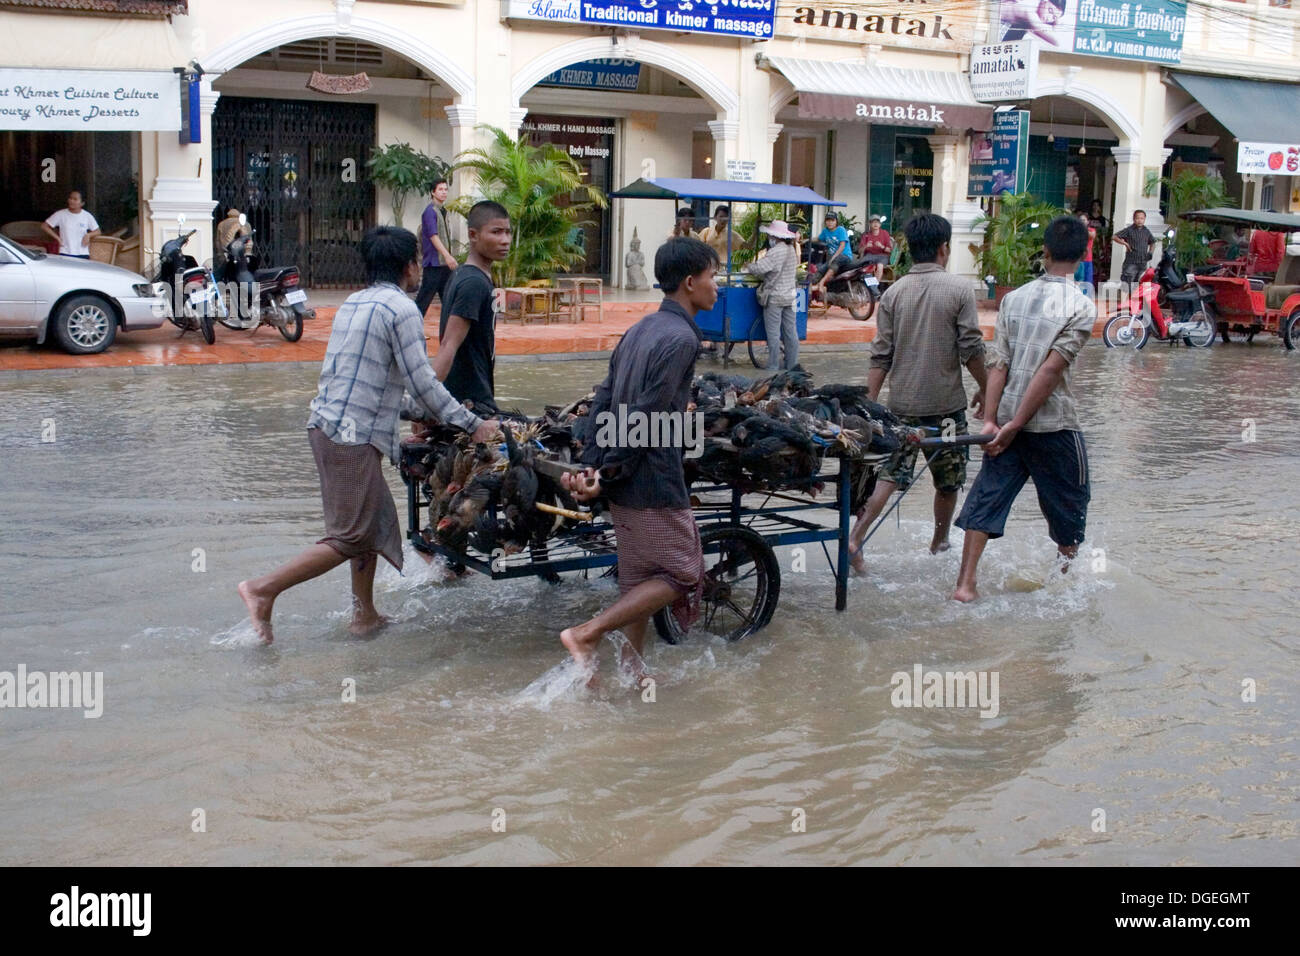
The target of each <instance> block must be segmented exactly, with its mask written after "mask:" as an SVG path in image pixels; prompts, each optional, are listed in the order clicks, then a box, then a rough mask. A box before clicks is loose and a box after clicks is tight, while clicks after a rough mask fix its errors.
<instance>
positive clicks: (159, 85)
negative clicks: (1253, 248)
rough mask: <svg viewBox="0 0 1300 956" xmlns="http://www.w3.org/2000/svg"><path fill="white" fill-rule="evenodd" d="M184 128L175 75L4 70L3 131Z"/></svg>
mask: <svg viewBox="0 0 1300 956" xmlns="http://www.w3.org/2000/svg"><path fill="white" fill-rule="evenodd" d="M180 128H181V114H180V110H179V108H178V107H177V102H176V74H175V73H162V72H147V73H146V72H121V73H116V72H98V71H94V70H6V69H0V129H21V130H38V129H44V130H83V131H86V132H92V133H93V132H99V131H106V130H130V131H140V130H162V129H171V130H177V129H180Z"/></svg>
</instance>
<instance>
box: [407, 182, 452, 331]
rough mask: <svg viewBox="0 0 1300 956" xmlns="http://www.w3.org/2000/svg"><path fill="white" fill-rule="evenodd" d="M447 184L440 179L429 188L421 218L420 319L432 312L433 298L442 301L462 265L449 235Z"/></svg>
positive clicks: (418, 305) (416, 296) (418, 299)
mask: <svg viewBox="0 0 1300 956" xmlns="http://www.w3.org/2000/svg"><path fill="white" fill-rule="evenodd" d="M446 202H447V180H446V179H445V178H443V177H439V178H438V179H435V180H434V181H433V185H431V186H430V187H429V205H427V206H425V207H424V214H423V215H422V216H421V217H420V266H421V269H422V270H423V271H422V273H421V276H420V291H419V292H417V293H416V294H415V307H416V308H417V309H419V310H420V318H424V314H425V313H426V312H428V311H429V306H430V305H432V304H433V297H434V296H435V295H436V296H438V299H439V301H440V302H441V301H443V299H442V290H443V289H444V288H446V286H447V280H448V279H449V278H450V277H451V274H452V273H453V272H455V271H456V267H457V265H458V263H457V262H456V257H455V256H453V255H452V254H451V233H450V232H448V231H447V210H446V209H445V208H444V207H445V204H446Z"/></svg>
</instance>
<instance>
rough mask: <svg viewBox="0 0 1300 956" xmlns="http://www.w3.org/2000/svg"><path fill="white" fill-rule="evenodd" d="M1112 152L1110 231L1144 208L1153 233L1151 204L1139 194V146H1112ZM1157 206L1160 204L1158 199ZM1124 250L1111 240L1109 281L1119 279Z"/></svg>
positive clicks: (1118, 227)
mask: <svg viewBox="0 0 1300 956" xmlns="http://www.w3.org/2000/svg"><path fill="white" fill-rule="evenodd" d="M1110 151H1111V154H1112V155H1113V156H1114V157H1115V221H1114V222H1113V223H1112V224H1111V225H1112V226H1113V227H1114V228H1113V232H1119V231H1120V230H1121V229H1123V228H1124V227H1125V226H1127V225H1128V224H1129V223H1131V222H1132V221H1133V212H1134V210H1137V209H1145V210H1146V211H1147V216H1148V226H1147V227H1148V228H1150V229H1151V231H1152V232H1155V229H1154V228H1152V227H1151V225H1150V216H1151V213H1152V211H1153V210H1151V209H1150V208H1148V207H1149V206H1150V205H1152V204H1151V203H1150V202H1148V200H1147V199H1145V198H1144V197H1143V196H1142V149H1141V147H1140V146H1112V147H1111V148H1110ZM1155 205H1156V206H1158V205H1159V202H1158V201H1157V202H1156V203H1155ZM1155 212H1156V218H1157V219H1159V218H1160V216H1159V210H1158V209H1156V210H1155ZM1126 251H1127V250H1126V249H1125V248H1124V247H1123V246H1121V245H1120V244H1119V243H1117V242H1114V243H1111V250H1110V276H1109V278H1110V279H1111V280H1112V281H1115V282H1118V281H1119V278H1120V275H1121V272H1122V270H1123V267H1124V253H1125V252H1126Z"/></svg>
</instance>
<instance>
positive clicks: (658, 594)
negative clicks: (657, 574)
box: [560, 578, 680, 664]
mask: <svg viewBox="0 0 1300 956" xmlns="http://www.w3.org/2000/svg"><path fill="white" fill-rule="evenodd" d="M679 596H680V592H678V590H677V588H675V587H673V586H672V585H671V584H669V583H668V582H667V581H664V580H662V579H661V578H652V579H651V580H649V581H642V582H641V583H640V584H638V585H637V586H636V587H634V588H633V589H632V590H630V591H628V592H627V593H626V594H624V595H622V596H621V597H620V598H619V599H618V600H617V601H615V602H614V603H613V604H611V605H610V606H609V607H608V608H606V609H605V610H603V611H601V612H600V613H599V614H597V615H596V616H595V617H593V618H592V619H591V620H590V621H587V622H586V623H585V624H579V625H577V626H575V627H568V628H565V629H564V630H563V631H561V632H560V643H562V644H563V645H564V646H565V647H566V648H568V651H569V653H570V654H572V655H573V659H574V660H575V661H577V662H578V663H579V664H586V663H587V662H588V660H589V659H590V658H591V655H592V654H593V653H594V652H595V650H596V645H597V644H599V643H600V639H601V638H602V637H604V636H605V634H606V633H607V632H608V631H619V630H621V631H623V633H625V634H627V633H628V628H630V627H634V626H635V624H636V623H637V622H638V621H640V622H641V632H640V634H639V635H636V641H637V643H636V644H634V647H635V648H636V651H637V653H638V654H639V653H640V652H641V644H643V643H644V641H645V624H646V621H647V620H648V619H649V617H650V615H652V614H654V612H655V611H657V610H659V609H660V608H661V607H664V606H666V605H668V604H671V603H672V602H673V601H676V600H677V598H678V597H679ZM632 640H633V635H631V634H629V635H628V641H629V642H631V641H632Z"/></svg>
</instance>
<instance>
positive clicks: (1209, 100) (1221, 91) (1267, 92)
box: [1169, 73, 1300, 143]
mask: <svg viewBox="0 0 1300 956" xmlns="http://www.w3.org/2000/svg"><path fill="white" fill-rule="evenodd" d="M1169 77H1170V79H1172V80H1173V81H1174V82H1175V83H1177V84H1178V85H1179V86H1181V87H1182V88H1183V89H1184V90H1186V91H1187V92H1188V93H1190V94H1191V96H1192V99H1194V100H1196V102H1198V103H1200V104H1201V105H1202V106H1204V107H1205V109H1206V110H1207V111H1208V112H1209V113H1210V114H1211V115H1212V116H1213V117H1214V118H1215V119H1216V120H1218V121H1219V122H1220V123H1222V124H1223V125H1224V126H1225V127H1227V129H1228V132H1230V133H1231V134H1232V135H1233V136H1235V137H1237V139H1238V140H1240V141H1241V142H1243V143H1247V142H1250V143H1294V142H1296V140H1297V139H1298V138H1300V137H1297V135H1296V118H1297V117H1300V85H1297V84H1294V83H1270V82H1268V81H1267V80H1240V79H1237V78H1236V77H1233V76H1197V75H1196V74H1193V73H1170V74H1169Z"/></svg>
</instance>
